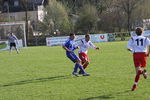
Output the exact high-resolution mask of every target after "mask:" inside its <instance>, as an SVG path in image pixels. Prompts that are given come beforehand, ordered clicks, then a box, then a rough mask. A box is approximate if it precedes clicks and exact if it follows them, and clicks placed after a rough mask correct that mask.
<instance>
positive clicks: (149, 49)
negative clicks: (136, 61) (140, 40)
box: [147, 46, 150, 57]
mask: <svg viewBox="0 0 150 100" xmlns="http://www.w3.org/2000/svg"><path fill="white" fill-rule="evenodd" d="M149 54H150V46H148V52H147V56H148V57H149Z"/></svg>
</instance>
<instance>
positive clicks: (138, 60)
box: [132, 53, 147, 91]
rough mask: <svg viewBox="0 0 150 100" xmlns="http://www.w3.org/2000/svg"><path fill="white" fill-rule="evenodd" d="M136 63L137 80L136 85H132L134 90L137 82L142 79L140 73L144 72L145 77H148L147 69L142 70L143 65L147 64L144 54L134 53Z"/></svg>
mask: <svg viewBox="0 0 150 100" xmlns="http://www.w3.org/2000/svg"><path fill="white" fill-rule="evenodd" d="M134 65H135V70H136V76H135V81H134V85H133V87H132V91H134V90H135V89H136V87H137V84H138V82H139V80H140V75H141V74H143V76H144V78H146V77H147V76H146V70H144V71H143V70H142V69H141V67H145V66H146V59H145V58H144V54H140V53H139V54H134Z"/></svg>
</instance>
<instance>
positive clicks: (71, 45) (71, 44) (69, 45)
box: [64, 39, 75, 51]
mask: <svg viewBox="0 0 150 100" xmlns="http://www.w3.org/2000/svg"><path fill="white" fill-rule="evenodd" d="M74 44H75V42H74V40H70V39H68V40H67V41H66V42H65V44H64V46H65V47H67V48H68V49H69V50H71V51H74V50H75V46H74Z"/></svg>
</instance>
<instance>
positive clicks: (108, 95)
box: [79, 90, 130, 100]
mask: <svg viewBox="0 0 150 100" xmlns="http://www.w3.org/2000/svg"><path fill="white" fill-rule="evenodd" d="M128 92H130V90H126V91H122V92H117V93H113V94H107V95H101V96H97V97H89V98H84V99H79V100H95V99H97V100H98V99H99V100H106V99H113V98H115V96H117V95H121V94H124V93H128Z"/></svg>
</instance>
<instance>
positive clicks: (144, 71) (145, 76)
mask: <svg viewBox="0 0 150 100" xmlns="http://www.w3.org/2000/svg"><path fill="white" fill-rule="evenodd" d="M142 74H143V77H144V78H145V79H147V73H146V70H145V69H144V70H143V73H142Z"/></svg>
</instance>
